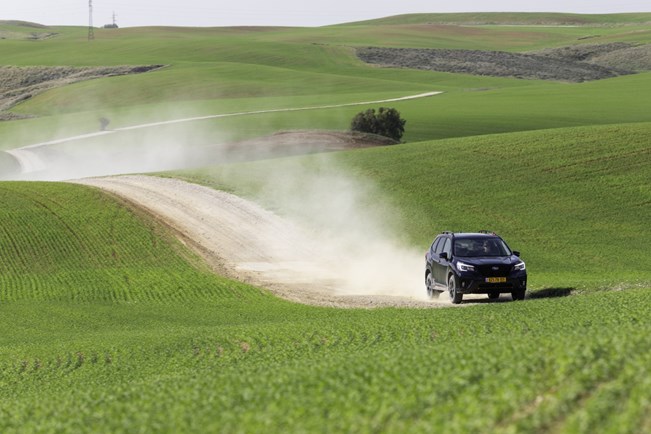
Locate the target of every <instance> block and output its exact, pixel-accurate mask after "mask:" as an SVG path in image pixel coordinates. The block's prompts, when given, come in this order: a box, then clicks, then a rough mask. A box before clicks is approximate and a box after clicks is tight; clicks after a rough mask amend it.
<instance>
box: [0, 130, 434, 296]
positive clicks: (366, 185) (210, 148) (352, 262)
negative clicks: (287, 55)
mask: <svg viewBox="0 0 651 434" xmlns="http://www.w3.org/2000/svg"><path fill="white" fill-rule="evenodd" d="M202 122H204V121H202V120H201V119H196V120H194V121H193V122H189V125H183V126H179V125H176V122H168V123H166V122H161V123H152V124H147V125H140V126H136V127H124V128H117V129H114V130H105V131H94V132H90V133H86V134H78V135H73V136H70V137H67V138H65V139H59V140H51V141H48V142H41V143H37V144H35V145H32V146H28V147H23V148H18V149H14V150H10V151H8V153H9V154H10V155H12V156H13V157H14V158H16V159H17V160H18V161H19V162H20V164H21V168H22V170H21V171H20V172H16V173H5V174H3V175H4V176H3V178H4V179H15V180H48V181H62V180H75V179H80V178H89V177H100V176H109V175H120V174H128V173H149V172H157V171H164V170H178V169H184V168H192V167H199V166H206V165H219V167H220V169H219V170H221V171H222V173H227V172H228V171H229V170H232V171H238V170H240V168H238V165H232V166H229V163H233V162H239V161H249V160H254V159H277V162H278V164H277V165H276V164H271V163H269V162H267V163H266V164H265V165H264V168H265V171H264V173H259V172H258V173H256V175H255V177H256V182H257V185H258V187H259V188H258V189H257V191H256V192H255V193H254V194H253V197H252V198H253V199H254V202H257V203H262V204H264V206H265V207H267V208H270V209H272V210H273V211H274V213H276V214H278V215H279V216H282V218H283V219H285V220H287V221H288V222H292V223H293V222H296V223H297V224H299V225H300V226H301V228H302V232H301V233H302V234H303V235H301V237H302V238H300V239H297V238H296V237H295V236H294V235H292V236H293V237H294V238H293V239H292V244H291V245H285V246H278V245H276V246H274V245H269V240H273V241H272V243H277V242H278V240H279V238H278V237H277V236H271V235H273V234H265V233H263V232H262V231H260V232H258V233H257V234H255V231H253V233H254V234H255V235H254V236H257V237H258V238H259V239H258V240H257V242H258V244H250V245H249V246H252V245H256V246H257V247H255V248H259V249H268V250H269V251H273V250H283V249H292V250H293V251H294V253H297V252H300V255H301V257H300V258H296V257H292V259H291V262H292V263H293V265H292V267H294V271H295V272H296V275H297V277H298V276H300V279H302V280H303V281H305V282H306V281H307V280H309V279H316V280H317V281H319V282H328V283H327V284H325V283H324V285H323V286H324V288H326V287H327V289H328V291H330V292H331V293H334V294H335V295H337V296H356V295H360V296H393V297H403V298H409V299H412V300H417V301H418V302H423V301H425V300H426V296H425V290H424V284H423V278H422V275H423V265H424V264H423V255H422V252H420V251H418V250H414V249H413V248H411V247H410V246H409V244H408V243H407V242H406V241H405V239H404V238H405V237H404V236H403V231H402V229H401V227H402V225H401V223H400V218H399V214H400V213H399V212H397V211H396V210H395V209H392V207H391V206H390V204H389V203H388V202H387V201H386V200H385V198H384V197H383V194H382V192H381V191H380V190H379V189H378V188H376V187H375V186H374V185H373V182H372V181H371V180H369V179H365V178H364V177H363V176H361V175H359V174H356V175H352V174H351V173H349V172H350V171H349V169H348V168H346V167H345V166H344V165H342V164H340V163H338V162H337V159H336V158H332V156H331V155H330V154H328V153H324V154H318V152H322V151H331V150H335V149H341V144H340V143H339V144H337V145H336V146H331V144H328V143H327V140H326V141H325V142H323V143H318V144H315V143H314V142H312V141H311V140H310V135H309V134H305V137H303V140H299V141H297V140H293V142H292V144H291V145H287V146H283V138H282V137H280V138H279V137H276V138H274V139H273V140H259V141H246V142H241V143H240V142H234V141H232V140H230V137H227V136H226V137H220V138H219V140H217V139H216V137H215V128H214V126H212V127H211V128H208V127H206V125H205V123H203V124H202ZM170 124H171V125H170ZM200 125H203V126H204V127H206V128H202V127H200ZM53 135H54V136H55V137H57V136H58V137H65V132H64V131H61V130H59V131H56V132H54V133H53ZM294 139H295V138H294ZM216 142H217V144H216ZM355 147H357V146H355ZM302 153H312V154H314V155H312V157H311V158H310V159H309V160H310V163H309V164H305V162H304V160H303V159H300V158H280V157H286V156H288V155H295V154H302ZM223 168H225V169H223ZM94 185H97V186H99V187H100V188H103V186H102V185H101V182H98V183H96V184H94ZM125 194H126V195H128V194H129V193H125ZM127 198H129V199H132V200H133V198H130V197H127ZM135 202H137V200H136V201H135ZM231 224H232V225H234V228H237V225H238V221H237V220H235V221H232V222H231ZM198 233H199V232H198ZM197 236H201V235H197ZM265 243H266V244H265ZM281 243H282V241H281ZM217 244H219V243H217ZM294 256H295V255H294ZM221 259H225V260H226V261H228V259H229V258H221ZM277 261H279V262H280V261H283V259H282V258H278V259H277ZM286 262H288V261H286ZM251 264H252V263H250V267H249V268H250V269H249V270H248V271H249V272H257V273H261V274H264V273H268V270H269V267H271V268H274V267H275V268H278V267H277V265H278V264H276V265H274V264H266V265H260V264H258V265H257V266H258V268H259V269H258V270H257V271H256V270H255V267H256V265H255V264H253V265H251ZM297 264H298V265H297ZM297 267H298V268H297ZM272 283H273V282H272ZM277 283H279V284H283V282H282V281H281V282H277ZM403 305H404V304H403Z"/></svg>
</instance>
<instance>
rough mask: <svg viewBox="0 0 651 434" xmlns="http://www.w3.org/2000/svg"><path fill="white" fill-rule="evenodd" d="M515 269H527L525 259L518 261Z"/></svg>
mask: <svg viewBox="0 0 651 434" xmlns="http://www.w3.org/2000/svg"><path fill="white" fill-rule="evenodd" d="M513 269H514V270H515V271H522V270H526V269H527V266H526V265H525V264H524V262H523V261H520V262H518V263H517V264H515V267H513Z"/></svg>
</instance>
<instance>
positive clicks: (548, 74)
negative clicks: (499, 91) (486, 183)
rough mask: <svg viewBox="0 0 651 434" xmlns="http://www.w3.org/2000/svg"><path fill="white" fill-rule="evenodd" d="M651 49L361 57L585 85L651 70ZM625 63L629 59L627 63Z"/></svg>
mask: <svg viewBox="0 0 651 434" xmlns="http://www.w3.org/2000/svg"><path fill="white" fill-rule="evenodd" d="M650 47H651V46H650V45H643V46H633V45H631V44H626V43H614V44H602V45H577V46H572V47H563V48H559V49H550V50H543V51H539V52H532V53H509V52H503V51H479V50H447V49H415V48H379V47H367V48H360V49H358V50H357V56H358V57H359V58H360V59H361V60H363V61H365V62H367V63H370V64H374V65H380V66H385V67H399V68H413V69H424V70H430V71H439V72H451V73H464V74H473V75H487V76H493V77H515V78H524V79H537V80H555V81H569V82H583V81H590V80H600V79H604V78H612V77H616V76H619V75H626V74H632V73H634V72H633V71H640V70H646V69H651V54H650V53H651V50H650ZM640 58H641V59H642V60H640ZM626 59H628V61H624V60H626Z"/></svg>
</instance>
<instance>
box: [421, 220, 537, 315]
mask: <svg viewBox="0 0 651 434" xmlns="http://www.w3.org/2000/svg"><path fill="white" fill-rule="evenodd" d="M425 262H426V264H425V286H426V287H427V294H428V295H429V297H430V298H434V297H438V295H439V294H440V293H441V292H443V291H448V293H449V294H450V300H451V301H452V303H454V304H459V303H461V300H463V294H488V298H491V299H496V298H499V296H500V294H501V293H503V292H510V293H511V296H512V298H513V300H524V294H525V291H526V290H527V269H526V266H525V264H524V262H523V261H522V259H520V252H515V251H512V250H511V249H510V248H509V246H508V245H507V244H506V242H504V240H503V239H502V238H501V237H499V236H498V235H496V234H495V233H493V232H488V231H480V232H478V233H465V232H462V233H454V232H443V233H441V234H439V235H438V236H437V237H436V238H435V239H434V242H433V243H432V245H431V247H430V248H429V250H428V251H427V253H426V254H425Z"/></svg>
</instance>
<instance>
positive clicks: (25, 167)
mask: <svg viewBox="0 0 651 434" xmlns="http://www.w3.org/2000/svg"><path fill="white" fill-rule="evenodd" d="M441 93H443V92H439V91H436V92H425V93H419V94H416V95H407V96H402V97H397V98H389V99H382V100H376V101H362V102H352V103H343V104H330V105H321V106H307V107H289V108H281V109H267V110H255V111H248V112H235V113H223V114H216V115H207V116H197V117H191V118H180V119H171V120H167V121H160V122H151V123H147V124H138V125H131V126H128V127H122V128H114V129H111V130H105V131H97V132H94V133H88V134H81V135H78V136H71V137H65V138H61V139H56V140H50V141H47V142H41V143H35V144H32V145H27V146H23V147H21V148H16V149H11V150H7V151H6V152H8V153H9V154H11V155H13V156H14V157H15V158H16V159H17V160H18V162H19V163H20V166H21V170H22V173H23V174H29V173H34V172H38V171H42V170H45V169H46V168H47V167H48V161H47V159H46V158H43V156H42V155H41V151H43V150H44V149H47V147H49V146H52V145H59V144H62V143H69V142H74V141H81V140H85V139H91V138H95V137H99V136H106V135H112V134H116V133H120V132H122V131H133V130H140V129H146V128H155V127H160V126H164V125H173V124H180V123H186V122H194V121H202V120H207V119H221V118H230V117H240V116H251V115H259V114H270V113H286V112H296V111H308V110H324V109H331V108H342V107H354V106H363V105H373V104H384V103H389V102H400V101H409V100H412V99H420V98H428V97H431V96H435V95H439V94H441ZM135 171H137V170H132V171H131V172H135ZM120 173H124V172H120ZM85 176H92V175H85ZM28 179H29V178H28ZM59 179H61V178H59Z"/></svg>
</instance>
